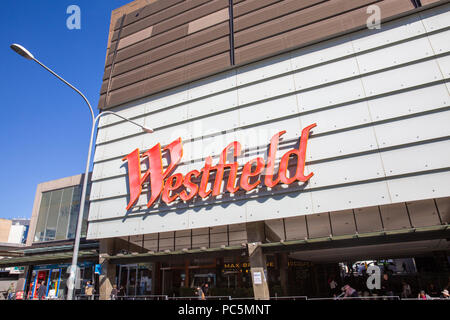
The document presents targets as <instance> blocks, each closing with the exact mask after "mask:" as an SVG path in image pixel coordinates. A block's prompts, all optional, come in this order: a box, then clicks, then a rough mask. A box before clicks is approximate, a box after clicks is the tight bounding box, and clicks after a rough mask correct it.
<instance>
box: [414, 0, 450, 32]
mask: <svg viewBox="0 0 450 320" xmlns="http://www.w3.org/2000/svg"><path fill="white" fill-rule="evenodd" d="M449 10H450V4H447V5H444V6H440V7H438V8H435V9H433V10H429V11H424V12H421V13H420V16H421V18H422V22H423V25H424V26H425V29H426V30H427V32H431V31H436V30H439V29H443V28H446V27H449V26H450V11H449Z"/></svg>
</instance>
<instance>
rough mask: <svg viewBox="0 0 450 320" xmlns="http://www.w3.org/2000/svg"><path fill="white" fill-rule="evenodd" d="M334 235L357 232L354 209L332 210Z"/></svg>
mask: <svg viewBox="0 0 450 320" xmlns="http://www.w3.org/2000/svg"><path fill="white" fill-rule="evenodd" d="M330 218H331V227H332V232H333V233H332V234H333V236H342V235H348V234H355V232H356V227H355V218H354V216H353V210H343V211H335V212H330Z"/></svg>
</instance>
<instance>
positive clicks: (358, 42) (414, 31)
mask: <svg viewBox="0 0 450 320" xmlns="http://www.w3.org/2000/svg"><path fill="white" fill-rule="evenodd" d="M425 32H426V31H425V28H424V26H423V24H422V22H421V21H420V18H419V16H418V15H411V16H409V17H406V18H403V19H400V20H396V21H392V22H387V23H383V25H382V27H381V28H380V29H364V30H362V31H360V32H357V33H354V34H352V35H351V38H352V42H353V46H354V48H355V52H357V53H358V52H362V51H366V50H370V49H374V48H378V47H380V46H384V45H388V44H391V43H395V42H398V41H401V40H404V39H409V38H411V37H415V36H418V35H421V34H424V33H425Z"/></svg>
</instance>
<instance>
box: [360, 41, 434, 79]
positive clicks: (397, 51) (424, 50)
mask: <svg viewBox="0 0 450 320" xmlns="http://www.w3.org/2000/svg"><path fill="white" fill-rule="evenodd" d="M432 55H433V49H432V48H431V46H430V42H429V41H428V39H427V38H426V37H422V38H418V39H415V40H411V41H407V42H404V43H400V44H398V45H395V46H388V47H384V48H382V49H379V50H375V51H370V52H368V53H364V54H361V55H358V56H356V58H357V60H358V64H359V68H360V70H361V73H368V72H373V71H375V70H382V69H387V68H390V67H394V66H397V65H399V64H403V63H407V62H410V61H415V60H419V59H423V58H426V57H430V56H432Z"/></svg>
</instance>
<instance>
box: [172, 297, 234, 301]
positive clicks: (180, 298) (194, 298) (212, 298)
mask: <svg viewBox="0 0 450 320" xmlns="http://www.w3.org/2000/svg"><path fill="white" fill-rule="evenodd" d="M168 300H202V298H201V297H199V296H191V297H168ZM205 300H232V298H231V296H206V297H205Z"/></svg>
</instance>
